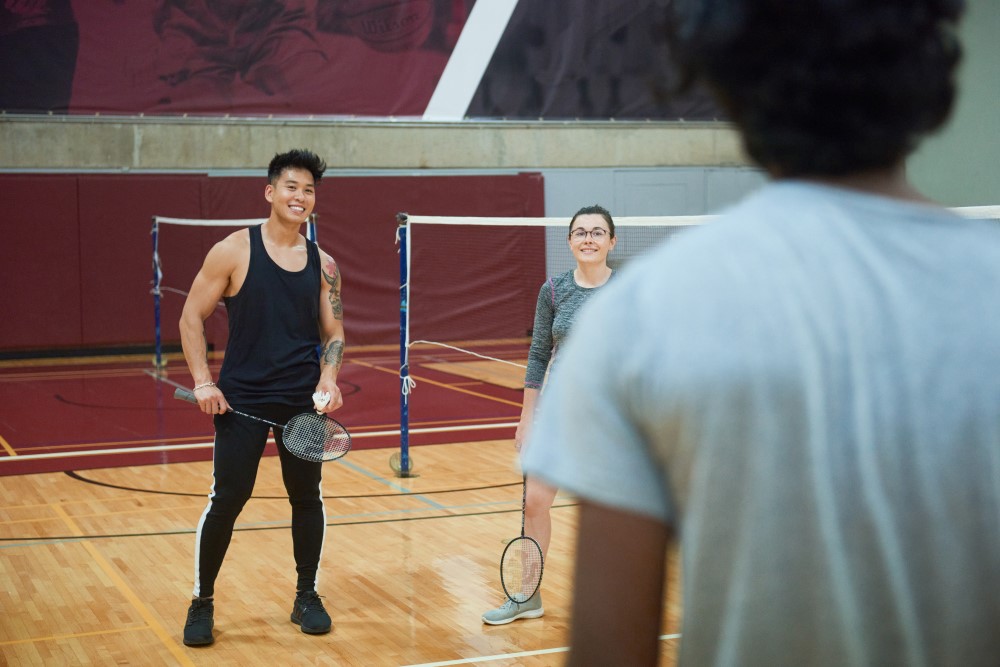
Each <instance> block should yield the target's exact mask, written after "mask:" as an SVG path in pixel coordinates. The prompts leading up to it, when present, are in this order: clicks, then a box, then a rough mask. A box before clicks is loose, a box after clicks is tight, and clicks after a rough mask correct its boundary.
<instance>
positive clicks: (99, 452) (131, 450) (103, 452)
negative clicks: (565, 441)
mask: <svg viewBox="0 0 1000 667" xmlns="http://www.w3.org/2000/svg"><path fill="white" fill-rule="evenodd" d="M516 426H517V422H505V423H502V424H468V425H466V426H437V427H431V428H413V429H410V434H411V435H413V434H420V433H450V432H455V431H483V430H486V429H492V428H514V427H516ZM387 435H399V429H396V430H389V431H369V432H367V433H352V434H351V438H353V439H356V438H374V437H378V436H387ZM158 439H159V440H162V438H158ZM139 442H141V440H140V441H139ZM268 442H274V440H273V439H271V440H268ZM214 446H215V443H214V441H213V442H196V443H192V444H189V445H162V446H159V447H155V446H154V447H123V448H119V449H89V450H82V451H79V452H53V453H50V454H21V455H19V456H18V455H16V454H13V455H11V456H6V457H0V465H2V464H3V463H4V462H5V461H22V462H23V461H33V460H36V459H54V458H78V457H81V456H107V455H110V454H141V453H144V452H174V451H182V450H185V449H210V448H212V447H214ZM11 451H13V450H11ZM15 457H16V458H15ZM341 463H343V461H341Z"/></svg>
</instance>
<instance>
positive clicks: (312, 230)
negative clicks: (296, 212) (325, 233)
mask: <svg viewBox="0 0 1000 667" xmlns="http://www.w3.org/2000/svg"><path fill="white" fill-rule="evenodd" d="M306 238H307V239H308V240H310V241H312V242H313V243H316V214H315V213H312V214H310V215H309V220H308V222H306Z"/></svg>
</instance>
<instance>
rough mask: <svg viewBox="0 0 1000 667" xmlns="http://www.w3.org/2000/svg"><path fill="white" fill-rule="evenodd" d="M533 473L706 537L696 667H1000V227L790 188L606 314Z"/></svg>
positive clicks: (759, 201) (686, 555)
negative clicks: (887, 666)
mask: <svg viewBox="0 0 1000 667" xmlns="http://www.w3.org/2000/svg"><path fill="white" fill-rule="evenodd" d="M562 355H563V356H562V360H561V362H562V363H561V366H560V368H559V369H558V370H557V371H556V372H555V373H554V374H553V377H552V379H551V382H550V383H549V386H548V387H547V389H546V393H545V395H544V396H543V397H542V399H541V403H540V410H539V415H538V419H537V421H536V423H535V425H534V428H533V431H532V434H531V439H530V443H529V446H528V447H527V452H526V453H525V461H524V465H525V469H526V470H527V471H528V472H529V473H530V474H532V475H537V476H539V477H541V478H543V479H546V480H548V481H549V482H550V483H552V484H554V485H556V486H559V487H561V488H564V489H567V490H569V491H571V492H573V493H575V494H577V495H578V496H580V497H583V498H586V499H588V500H589V501H592V502H595V503H599V504H604V505H608V506H611V507H614V508H619V509H623V510H627V511H632V512H636V513H641V514H645V515H649V516H652V517H656V518H658V519H661V520H663V521H665V522H667V523H669V524H671V525H673V526H674V527H675V528H676V529H677V530H678V532H679V533H680V535H681V545H682V553H683V576H684V628H683V639H682V645H681V652H680V658H681V662H682V664H690V665H697V666H699V667H700V666H703V665H739V666H746V665H769V666H771V665H797V666H799V665H907V666H909V667H913V666H918V665H962V666H968V665H1000V223H998V222H995V221H967V220H964V219H961V218H958V217H956V216H954V215H952V214H951V213H949V212H947V211H945V210H943V209H939V208H936V207H931V206H925V205H920V204H913V203H906V202H901V201H897V200H892V199H888V198H884V197H877V196H873V195H866V194H861V193H858V192H854V191H849V190H843V189H837V188H831V187H825V186H821V185H815V184H807V183H802V182H779V183H774V184H771V185H768V186H766V187H764V188H762V189H761V190H760V191H758V192H757V193H756V194H755V195H753V196H751V197H749V198H748V199H747V200H745V201H744V202H742V203H741V204H739V205H737V206H736V207H734V208H733V209H731V210H730V211H728V212H727V213H725V214H724V215H723V216H721V217H720V218H719V219H718V220H716V221H713V222H711V223H709V224H707V225H705V226H704V227H703V228H699V229H697V230H692V231H689V232H686V233H684V234H682V235H680V236H679V237H678V238H677V239H676V240H674V241H672V242H671V243H669V244H667V245H666V246H663V247H661V248H658V249H657V250H655V251H653V252H652V253H651V254H650V255H649V256H647V257H645V258H643V259H641V260H638V261H637V262H635V263H633V264H632V265H630V266H629V267H626V268H625V270H624V271H623V272H622V275H621V276H619V277H618V279H617V280H616V281H615V284H612V285H609V286H608V287H607V288H606V289H604V290H602V291H601V293H600V294H597V295H595V297H594V299H592V300H591V301H590V302H589V303H588V304H587V305H586V306H584V308H583V310H582V311H581V313H580V315H579V318H578V320H577V323H576V325H575V328H574V330H573V332H572V334H571V335H570V337H569V340H568V341H567V344H566V345H565V347H564V350H563V353H562Z"/></svg>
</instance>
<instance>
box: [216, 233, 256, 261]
mask: <svg viewBox="0 0 1000 667" xmlns="http://www.w3.org/2000/svg"><path fill="white" fill-rule="evenodd" d="M249 255H250V230H249V229H239V230H237V231H235V232H233V233H232V234H229V235H228V236H226V237H225V238H223V239H222V240H220V241H218V242H217V243H216V244H215V245H214V246H212V249H211V250H210V251H209V252H208V257H207V259H206V262H210V263H217V264H220V265H235V264H236V262H239V261H241V260H245V259H246V258H247V257H249Z"/></svg>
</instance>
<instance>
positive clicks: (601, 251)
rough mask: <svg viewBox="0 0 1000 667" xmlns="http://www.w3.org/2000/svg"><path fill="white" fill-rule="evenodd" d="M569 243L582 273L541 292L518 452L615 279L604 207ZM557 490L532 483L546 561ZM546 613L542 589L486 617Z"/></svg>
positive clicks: (579, 216) (579, 219) (528, 530)
mask: <svg viewBox="0 0 1000 667" xmlns="http://www.w3.org/2000/svg"><path fill="white" fill-rule="evenodd" d="M568 241H569V249H570V251H572V253H573V257H574V258H575V259H576V268H575V269H573V270H572V271H567V272H566V273H562V274H560V275H558V276H554V277H552V278H549V279H548V280H546V281H545V283H544V284H543V285H542V288H541V289H540V290H539V292H538V303H537V305H536V306H535V325H534V329H533V330H532V336H531V349H530V351H529V352H528V370H527V372H526V373H525V378H524V401H523V403H522V405H521V420H520V422H518V425H517V432H516V433H515V435H514V446H515V447H516V448H517V450H518V451H521V447H522V445H523V444H524V443H525V442H526V441H527V439H528V432H529V431H530V429H531V422H532V419H533V418H534V414H535V404H536V402H537V400H538V396H539V394H540V393H541V390H542V384H543V382H544V380H545V373H546V371H547V370H548V368H549V363H550V361H552V359H553V357H554V355H555V353H556V351H557V350H558V349H559V345H560V344H561V343H562V342H563V340H565V338H566V335H567V334H568V333H569V329H570V326H572V324H573V320H574V318H575V317H576V313H577V311H578V310H579V309H580V306H582V305H583V303H584V302H585V301H586V300H587V299H589V298H590V296H591V295H592V294H593V293H594V292H595V291H597V289H599V288H600V287H601V286H603V285H604V284H605V283H607V282H608V280H609V279H610V278H611V274H612V271H611V267H610V266H608V253H610V252H611V249H612V248H614V247H615V243H616V239H615V223H614V220H612V219H611V214H610V213H609V212H608V211H607V209H605V208H604V207H602V206H597V205H595V206H586V207H584V208H581V209H580V210H579V211H577V212H576V214H575V215H574V216H573V219H572V220H570V223H569V236H568ZM557 490H558V489H555V488H554V487H551V486H548V485H547V484H544V483H543V482H541V481H539V480H537V479H535V478H533V477H528V478H527V500H526V501H525V519H524V532H525V534H526V535H529V536H530V537H533V538H535V540H536V541H537V542H538V544H539V546H541V548H542V554H543V556H544V555H547V554H548V550H549V540H550V538H551V536H552V519H551V517H550V515H549V511H550V509H551V507H552V502H553V501H554V500H555V497H556V491H557ZM544 613H545V610H544V609H543V608H542V593H541V590H540V589H539V591H538V592H536V593H535V594H534V596H532V597H531V598H530V599H529V600H528V601H527V602H523V603H521V604H518V603H516V602H512V601H511V600H509V599H508V600H507V601H506V602H505V603H504V604H503V605H502V606H500V607H499V608H497V609H491V610H490V611H487V612H486V613H485V614H483V622H484V623H488V624H490V625H503V624H505V623H510V622H511V621H516V620H517V619H519V618H538V617H540V616H542V615H543V614H544Z"/></svg>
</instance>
